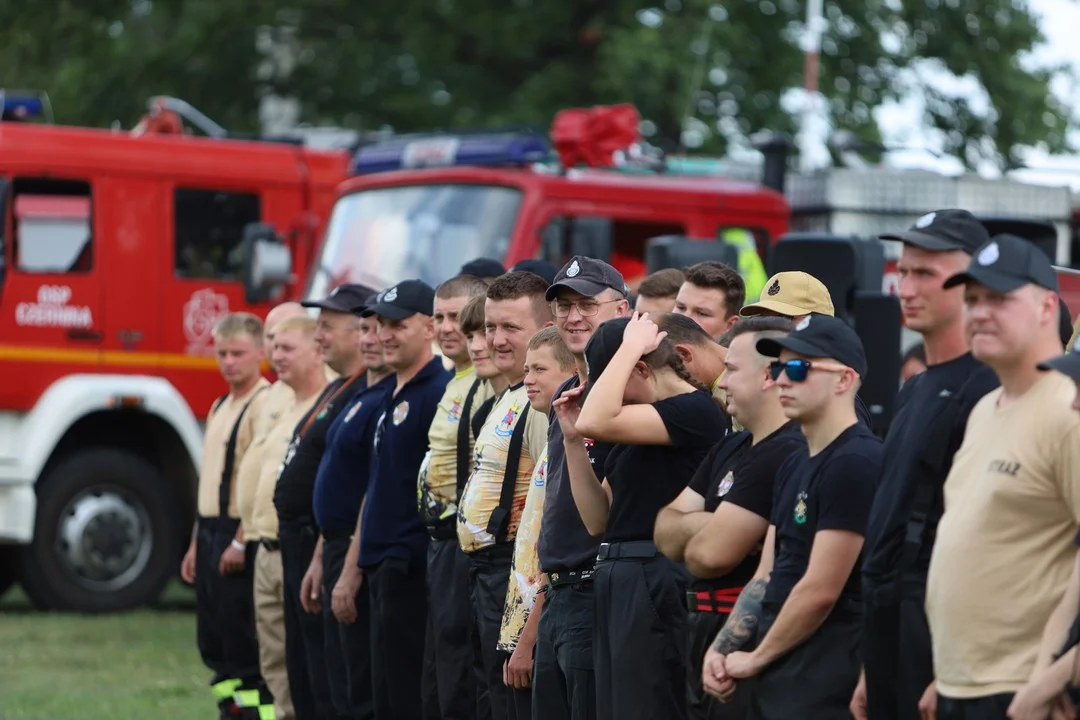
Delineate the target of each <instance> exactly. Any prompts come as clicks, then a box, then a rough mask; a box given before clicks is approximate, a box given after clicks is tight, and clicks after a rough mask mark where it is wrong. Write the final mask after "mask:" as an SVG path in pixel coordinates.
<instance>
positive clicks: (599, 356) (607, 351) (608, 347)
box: [579, 291, 630, 387]
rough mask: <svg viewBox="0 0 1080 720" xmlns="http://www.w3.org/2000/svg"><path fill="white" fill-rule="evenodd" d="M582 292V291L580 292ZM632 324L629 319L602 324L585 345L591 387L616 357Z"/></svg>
mask: <svg viewBox="0 0 1080 720" xmlns="http://www.w3.org/2000/svg"><path fill="white" fill-rule="evenodd" d="M579 292H580V291H579ZM629 322H630V318H629V317H625V316H624V317H617V318H612V319H611V320H606V321H604V322H602V323H600V327H598V328H596V330H595V332H593V334H592V337H591V338H589V342H588V344H587V345H585V366H586V368H588V373H587V377H588V379H589V387H592V386H593V384H594V383H595V382H596V380H597V378H599V377H600V373H602V372H604V369H605V368H606V367H607V366H608V363H610V362H611V358H613V357H615V353H616V351H618V349H619V346H620V345H622V339H623V333H624V332H625V331H626V325H627V323H629Z"/></svg>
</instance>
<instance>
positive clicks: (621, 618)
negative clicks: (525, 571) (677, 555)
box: [593, 541, 790, 720]
mask: <svg viewBox="0 0 1080 720" xmlns="http://www.w3.org/2000/svg"><path fill="white" fill-rule="evenodd" d="M646 554H651V555H652V556H651V557H642V556H643V555H646ZM688 581H689V576H688V575H687V574H686V571H685V570H683V569H681V568H680V567H679V566H677V565H675V564H674V563H673V562H671V561H670V560H668V559H667V558H666V557H663V556H662V555H658V554H656V548H655V546H653V545H652V543H651V542H644V541H643V542H625V543H613V544H611V545H607V544H605V545H602V546H601V548H600V555H599V556H598V558H597V563H596V574H595V576H594V577H593V583H594V584H595V586H596V596H595V603H596V611H595V617H596V636H595V637H594V639H593V643H594V644H593V657H594V660H593V662H594V663H595V666H596V704H597V717H598V718H599V719H600V720H653V719H654V718H665V719H669V720H685V719H686V718H687V711H686V673H687V668H686V665H685V660H686V653H687V650H686V587H687V584H688ZM789 720H790V719H789Z"/></svg>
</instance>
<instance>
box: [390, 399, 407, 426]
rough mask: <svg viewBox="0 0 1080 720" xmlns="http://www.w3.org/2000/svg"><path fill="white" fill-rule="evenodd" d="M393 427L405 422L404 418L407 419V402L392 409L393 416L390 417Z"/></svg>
mask: <svg viewBox="0 0 1080 720" xmlns="http://www.w3.org/2000/svg"><path fill="white" fill-rule="evenodd" d="M391 417H392V418H393V420H394V424H395V425H400V424H401V423H403V422H405V418H407V417H409V401H408V400H406V401H405V402H402V403H398V405H397V407H395V408H394V414H393V415H392V416H391Z"/></svg>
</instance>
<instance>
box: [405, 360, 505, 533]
mask: <svg viewBox="0 0 1080 720" xmlns="http://www.w3.org/2000/svg"><path fill="white" fill-rule="evenodd" d="M475 381H476V368H474V367H469V369H467V370H463V371H461V372H459V373H457V374H456V375H454V377H453V379H451V380H450V382H449V384H447V386H446V392H444V393H443V396H442V400H440V401H439V407H438V410H436V411H435V419H434V420H432V422H431V429H430V430H429V431H428V452H427V455H426V456H425V457H424V461H423V462H422V463H421V465H420V473H419V477H418V478H417V493H418V496H419V499H420V512H421V514H422V515H424V516H425V517H432V518H438V519H440V520H444V519H447V518H449V519H453V517H454V516H455V515H457V502H458V492H457V438H458V428H459V427H460V425H461V423H462V422H466V423H467V422H469V421H470V420H472V415H474V414H475V413H476V411H477V410H479V409H480V406H481V405H483V404H484V402H485V401H486V400H487V399H488V398H490V397H491V395H492V394H493V392H494V391H493V390H492V388H491V383H488V382H484V383H481V384H480V386H479V387H478V388H476V394H475V395H474V396H473V400H472V406H471V408H470V415H469V417H468V418H464V419H462V417H461V414H462V412H463V411H464V408H465V399H466V397H468V395H469V390H470V389H471V388H472V386H473V383H474V382H475ZM472 450H473V436H472V432H471V431H470V432H469V456H470V462H469V465H468V466H469V468H470V469H471V467H472V460H471V457H472Z"/></svg>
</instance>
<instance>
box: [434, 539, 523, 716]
mask: <svg viewBox="0 0 1080 720" xmlns="http://www.w3.org/2000/svg"><path fill="white" fill-rule="evenodd" d="M427 560H428V566H427V590H428V628H427V642H426V643H425V646H424V651H425V658H424V662H425V668H424V671H425V672H424V674H425V677H426V678H427V680H425V686H426V687H432V688H434V689H435V692H434V693H432V695H434V698H430V696H429V697H425V707H424V712H425V716H426V717H430V718H440V719H441V720H491V706H490V702H489V700H488V694H487V682H486V680H485V678H486V677H487V676H486V675H485V674H484V667H483V661H482V657H481V654H480V652H479V651H480V642H479V637H478V636H477V635H476V634H475V633H474V628H475V627H476V618H475V617H474V611H473V608H474V605H473V601H472V592H471V588H470V579H469V567H470V565H469V557H468V556H467V555H466V554H465V553H464V552H462V550H461V546H460V545H459V544H458V539H457V530H456V527H455V526H454V525H450V526H449V527H448V528H446V532H445V533H441V534H438V535H437V536H433V537H432V540H431V543H430V544H429V545H428V556H427ZM507 572H508V573H509V571H507ZM507 577H509V574H508V576H507ZM481 690H483V691H482V692H481ZM431 705H434V709H432V707H431Z"/></svg>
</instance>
